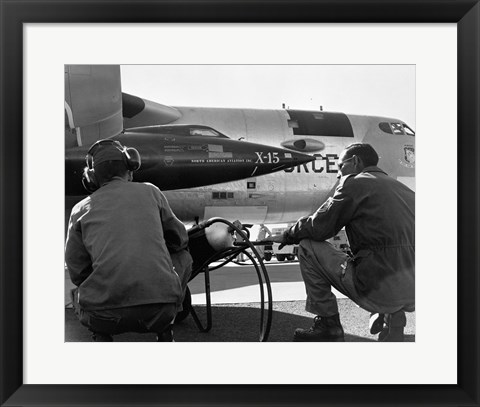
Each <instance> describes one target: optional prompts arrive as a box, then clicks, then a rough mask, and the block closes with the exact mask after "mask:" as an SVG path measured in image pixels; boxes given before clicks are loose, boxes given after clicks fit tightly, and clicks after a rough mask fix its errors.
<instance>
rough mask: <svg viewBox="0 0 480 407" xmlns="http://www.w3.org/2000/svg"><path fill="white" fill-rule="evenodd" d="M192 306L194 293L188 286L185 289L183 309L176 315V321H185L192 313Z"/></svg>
mask: <svg viewBox="0 0 480 407" xmlns="http://www.w3.org/2000/svg"><path fill="white" fill-rule="evenodd" d="M191 307H192V294H191V293H190V289H189V288H188V287H187V289H186V290H185V298H184V299H183V309H182V310H181V311H180V312H179V313H178V314H177V316H176V317H175V323H177V322H181V321H183V320H184V319H185V318H186V317H188V315H189V314H190V308H191Z"/></svg>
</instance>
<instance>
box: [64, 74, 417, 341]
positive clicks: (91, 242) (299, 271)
mask: <svg viewBox="0 0 480 407" xmlns="http://www.w3.org/2000/svg"><path fill="white" fill-rule="evenodd" d="M65 234H66V243H65V280H66V281H65V340H66V341H67V342H69V341H72V342H82V341H101V342H109V341H160V342H163V341H179V342H223V341H226V342H248V341H276V342H289V341H294V342H366V341H379V342H404V341H407V342H412V341H415V66H414V65H66V66H65Z"/></svg>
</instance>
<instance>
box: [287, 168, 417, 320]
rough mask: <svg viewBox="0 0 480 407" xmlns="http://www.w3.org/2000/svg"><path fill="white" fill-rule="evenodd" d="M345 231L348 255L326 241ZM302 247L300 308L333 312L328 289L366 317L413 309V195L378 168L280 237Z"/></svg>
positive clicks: (346, 181)
mask: <svg viewBox="0 0 480 407" xmlns="http://www.w3.org/2000/svg"><path fill="white" fill-rule="evenodd" d="M342 227H345V230H346V233H347V237H348V240H349V243H350V247H351V250H352V253H353V254H354V257H353V258H351V257H349V256H348V255H347V254H346V253H344V252H342V251H339V250H337V249H335V248H334V247H333V246H332V245H331V244H330V243H328V242H325V240H326V239H329V238H331V237H333V236H335V235H336V234H337V233H338V232H339V231H340V229H341V228H342ZM284 238H285V239H286V242H287V243H290V244H291V243H300V247H299V259H300V268H301V272H302V276H303V279H304V281H305V286H306V291H307V302H306V310H307V311H308V312H311V313H314V314H316V315H319V316H321V317H329V316H332V315H335V314H338V306H337V301H336V297H335V295H334V294H333V293H332V292H331V286H333V287H335V288H336V289H337V290H338V291H340V292H341V293H342V294H344V295H346V296H347V297H349V298H350V299H351V300H353V301H354V302H355V303H357V304H358V305H359V306H360V307H362V308H364V309H366V310H367V311H370V312H379V313H394V312H396V311H399V310H405V311H413V310H414V308H415V193H414V192H413V191H412V190H411V189H409V188H408V187H406V186H405V185H404V184H402V183H401V182H399V181H397V180H395V179H393V178H391V177H389V176H388V175H387V174H386V173H385V172H383V171H382V170H381V169H380V168H378V167H376V166H370V167H366V168H365V169H364V170H363V171H362V172H361V173H359V174H350V175H347V176H345V177H342V178H341V180H340V183H339V185H338V187H337V188H336V190H335V193H334V195H333V197H331V198H329V199H328V200H327V201H326V202H325V203H324V204H323V205H322V206H321V207H320V208H319V209H318V210H317V211H316V212H315V213H314V214H313V215H311V216H308V217H303V218H301V219H299V220H298V221H297V223H296V224H295V225H293V226H292V227H291V228H290V229H289V230H287V231H286V232H285V236H284Z"/></svg>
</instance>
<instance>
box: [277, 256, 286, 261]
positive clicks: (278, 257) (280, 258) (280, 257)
mask: <svg viewBox="0 0 480 407" xmlns="http://www.w3.org/2000/svg"><path fill="white" fill-rule="evenodd" d="M277 260H278V261H284V260H285V255H284V254H277Z"/></svg>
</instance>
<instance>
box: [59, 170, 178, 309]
mask: <svg viewBox="0 0 480 407" xmlns="http://www.w3.org/2000/svg"><path fill="white" fill-rule="evenodd" d="M172 217H173V218H172ZM71 222H72V226H71V227H72V228H73V229H74V230H76V231H77V232H79V233H81V238H82V240H83V244H84V246H85V249H86V251H87V252H88V254H89V256H90V258H91V264H92V272H91V274H89V275H88V276H86V278H84V276H82V273H76V270H79V269H80V268H81V266H80V267H75V265H73V267H69V269H70V268H72V269H73V270H70V272H71V274H72V272H73V274H78V275H77V276H76V277H77V280H76V281H75V280H74V276H72V281H73V282H74V283H75V284H76V285H78V286H79V302H80V304H81V305H82V306H83V307H84V308H85V309H90V310H99V309H109V308H117V307H126V306H133V305H140V304H149V303H167V302H173V303H175V302H178V300H179V298H181V284H180V280H179V278H178V276H177V274H176V273H175V271H174V269H173V266H172V261H171V258H170V255H169V252H168V249H167V246H166V243H165V239H164V226H165V224H167V228H172V229H174V230H175V229H178V230H175V231H176V232H178V233H177V236H180V237H177V239H176V240H177V243H178V244H185V245H186V232H185V230H184V228H183V225H181V224H180V222H179V221H178V220H177V219H176V218H175V217H174V215H173V214H172V212H171V210H170V209H169V207H168V204H167V203H166V200H165V198H164V196H163V194H161V193H160V191H159V190H158V189H157V188H156V187H154V186H152V185H148V184H141V183H131V182H126V181H124V180H121V179H119V178H114V179H113V180H112V181H110V182H109V183H108V184H106V185H103V186H102V187H101V188H100V189H98V190H97V191H96V192H94V193H93V194H92V195H91V196H89V197H87V198H86V199H84V200H83V201H82V202H80V203H79V204H77V206H76V207H75V208H74V210H73V211H72V218H71ZM182 228H183V230H181V229H182ZM168 232H169V233H170V232H171V231H170V230H169V231H168ZM174 235H175V233H174ZM183 236H184V237H183ZM181 240H185V241H184V242H180V241H181ZM173 244H176V243H175V242H174V243H173ZM66 259H67V264H68V263H69V261H68V260H69V243H68V240H67V248H66Z"/></svg>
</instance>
